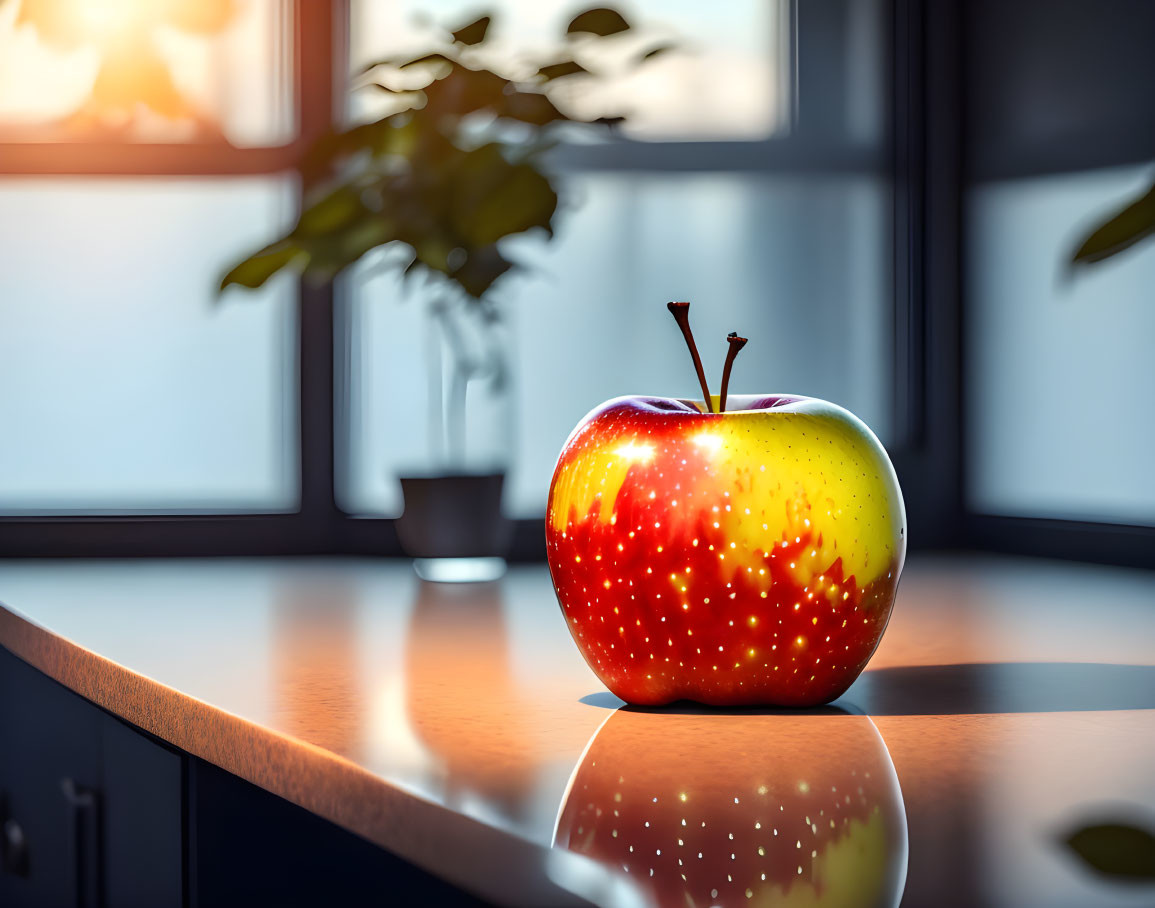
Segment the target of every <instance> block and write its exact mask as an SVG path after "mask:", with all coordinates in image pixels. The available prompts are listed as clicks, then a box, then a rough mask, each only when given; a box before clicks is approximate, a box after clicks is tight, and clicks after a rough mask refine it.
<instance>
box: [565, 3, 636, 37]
mask: <svg viewBox="0 0 1155 908" xmlns="http://www.w3.org/2000/svg"><path fill="white" fill-rule="evenodd" d="M629 29H630V23H628V22H627V21H626V20H625V17H624V16H623V15H622V14H621V13H619V12H618V11H617V10H616V9H610V8H609V7H607V6H599V7H595V8H594V9H587V10H586V11H585V12H584V13H578V14H577V15H576V16H574V17H573V19H572V20H570V24H569V25H568V26H567V27H566V30H565V33H566V34H567V35H578V34H590V35H598V36H599V37H602V38H604V37H606V36H607V35H616V34H618V33H619V32H624V31H629Z"/></svg>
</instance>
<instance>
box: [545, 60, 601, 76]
mask: <svg viewBox="0 0 1155 908" xmlns="http://www.w3.org/2000/svg"><path fill="white" fill-rule="evenodd" d="M579 73H585V74H586V75H589V70H588V69H586V68H585V67H584V66H582V65H581V64H580V63H578V62H577V61H576V60H564V61H562V62H561V63H551V64H550V65H549V66H543V67H542V68H541V69H539V70H538V71H537V74H538V75H539V76H542V77H543V78H544V79H545V80H546V81H551V80H553V79H561V78H563V77H564V76H576V75H578V74H579Z"/></svg>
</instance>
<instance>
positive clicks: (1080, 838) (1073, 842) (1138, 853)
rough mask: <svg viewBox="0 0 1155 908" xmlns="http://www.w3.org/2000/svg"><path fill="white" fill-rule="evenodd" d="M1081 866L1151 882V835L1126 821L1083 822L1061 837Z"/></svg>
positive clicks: (1154, 865) (1154, 846)
mask: <svg viewBox="0 0 1155 908" xmlns="http://www.w3.org/2000/svg"><path fill="white" fill-rule="evenodd" d="M1062 842H1063V844H1065V845H1066V846H1067V847H1068V848H1069V849H1070V850H1071V851H1072V852H1073V853H1074V854H1075V855H1076V856H1077V857H1078V858H1079V859H1080V860H1081V861H1082V862H1083V864H1084V865H1085V866H1087V867H1089V868H1090V869H1091V870H1094V871H1095V872H1096V873H1098V874H1100V875H1102V876H1104V877H1108V878H1110V879H1111V880H1114V881H1117V882H1127V883H1155V836H1153V835H1152V834H1151V833H1150V832H1148V831H1147V830H1145V829H1140V828H1139V827H1137V826H1131V825H1128V824H1126V823H1118V822H1110V823H1099V824H1095V825H1090V826H1084V827H1082V828H1081V829H1076V830H1075V831H1074V832H1071V833H1068V834H1067V835H1065V836H1063V837H1062Z"/></svg>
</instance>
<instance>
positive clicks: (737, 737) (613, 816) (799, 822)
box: [554, 710, 908, 908]
mask: <svg viewBox="0 0 1155 908" xmlns="http://www.w3.org/2000/svg"><path fill="white" fill-rule="evenodd" d="M554 844H555V845H556V846H557V847H560V848H566V849H569V850H571V851H574V852H577V853H579V854H583V855H585V856H587V857H589V858H591V859H593V860H596V861H598V862H599V863H600V864H602V865H603V866H606V867H608V868H610V869H611V870H613V871H616V872H618V873H621V874H623V875H624V876H625V877H626V879H627V880H629V881H630V882H632V883H633V884H634V886H635V887H636V888H637V889H638V890H640V891H639V893H638V894H639V895H640V896H641V897H642V900H644V901H645V902H647V903H652V904H655V905H671V906H674V905H676V906H686V905H700V906H707V905H722V906H731V905H743V906H745V905H756V906H770V905H778V906H787V905H797V906H809V908H820V906H831V908H852V906H853V908H857V906H861V908H880V906H884V905H889V906H894V905H897V904H898V902H899V899H900V898H901V896H902V891H903V887H904V884H905V879H906V866H907V851H908V842H907V828H906V813H905V810H904V807H903V803H902V793H901V791H900V790H899V787H898V779H897V777H896V776H895V772H894V765H893V764H892V762H891V760H890V755H889V754H888V753H887V751H886V746H885V744H884V743H883V741H882V738H881V737H880V736H879V734H878V731H877V729H875V727H874V725H873V723H871V721H870V719H868V718H867V717H866V716H855V715H846V714H841V715H787V716H781V715H749V714H747V715H734V714H729V715H728V714H724V713H723V714H713V715H709V714H706V715H685V714H682V715H678V714H670V713H653V712H641V711H632V710H619V711H618V712H616V713H615V714H614V715H613V716H611V717H610V719H609V721H608V722H607V723H606V724H605V725H604V726H603V727H602V728H601V730H600V731H599V732H598V733H597V735H596V736H595V737H594V740H593V741H592V742H591V743H590V745H589V747H588V748H587V750H586V753H585V754H584V755H583V757H582V761H581V764H580V765H579V766H578V768H577V769H576V771H575V772H574V775H573V778H572V779H571V781H570V785H569V788H568V790H567V792H566V798H565V801H564V803H563V805H562V808H561V811H560V814H559V817H558V821H557V828H556V832H555V835H554Z"/></svg>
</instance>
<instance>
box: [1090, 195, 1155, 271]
mask: <svg viewBox="0 0 1155 908" xmlns="http://www.w3.org/2000/svg"><path fill="white" fill-rule="evenodd" d="M1153 232H1155V186H1152V187H1151V188H1150V189H1149V190H1147V192H1146V193H1145V194H1144V195H1142V196H1140V197H1139V198H1137V199H1135V200H1134V201H1132V202H1130V203H1129V204H1127V205H1126V206H1124V207H1123V208H1122V209H1120V210H1119V211H1117V212H1116V213H1115V214H1113V215H1111V217H1109V218H1108V219H1107V220H1105V221H1103V222H1102V223H1101V224H1100V225H1099V226H1098V227H1096V228H1095V229H1094V230H1093V231H1091V233H1089V234H1088V235H1087V236H1086V237H1085V238H1084V240H1083V242H1082V243H1081V244H1080V246H1079V248H1078V249H1077V250H1075V253H1074V254H1073V255H1072V256H1071V264H1072V265H1089V264H1092V263H1093V262H1101V261H1102V260H1103V259H1106V258H1110V257H1111V256H1113V255H1115V254H1117V253H1119V252H1122V251H1123V250H1124V249H1127V248H1129V247H1131V246H1133V245H1135V244H1136V243H1138V242H1139V241H1140V240H1141V239H1143V238H1144V237H1146V236H1148V235H1150V234H1151V233H1153Z"/></svg>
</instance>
